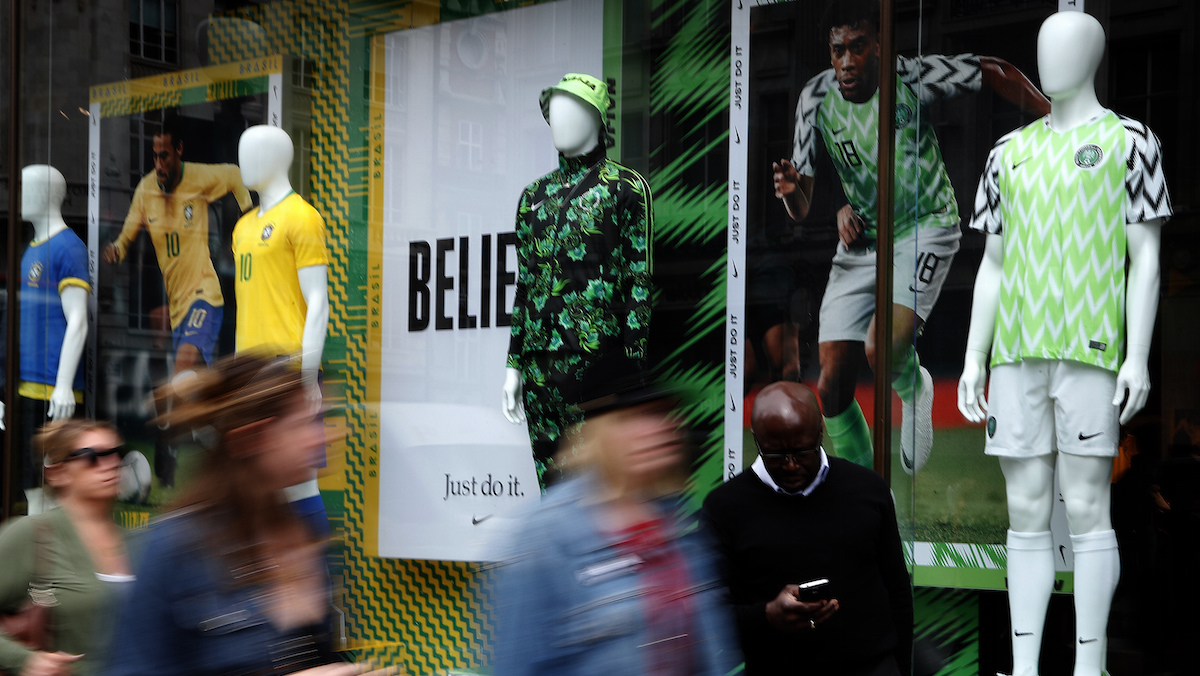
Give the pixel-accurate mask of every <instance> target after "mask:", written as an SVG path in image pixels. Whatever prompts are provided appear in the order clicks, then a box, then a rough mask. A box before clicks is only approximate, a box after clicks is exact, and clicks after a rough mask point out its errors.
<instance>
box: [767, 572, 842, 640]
mask: <svg viewBox="0 0 1200 676" xmlns="http://www.w3.org/2000/svg"><path fill="white" fill-rule="evenodd" d="M828 585H829V580H827V579H824V578H822V579H819V580H812V581H810V582H805V583H803V584H789V585H787V586H785V587H784V588H783V589H781V590H780V591H779V594H778V595H777V596H776V597H775V598H774V599H772V600H771V601H769V602H767V608H766V612H767V622H769V623H770V624H771V626H773V627H775V628H776V629H778V630H780V631H785V632H801V631H816V629H817V626H818V625H820V624H821V623H822V622H824V621H825V620H827V619H829V618H830V617H831V616H832V615H833V614H834V613H836V612H837V610H838V601H837V599H829V598H822V597H823V596H827V595H828Z"/></svg>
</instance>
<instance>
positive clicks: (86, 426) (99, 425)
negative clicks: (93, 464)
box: [32, 418, 121, 495]
mask: <svg viewBox="0 0 1200 676" xmlns="http://www.w3.org/2000/svg"><path fill="white" fill-rule="evenodd" d="M97 430H100V431H105V432H111V433H112V435H113V436H114V437H116V438H117V439H118V440H119V439H120V438H121V434H120V432H117V428H115V427H113V425H112V423H110V422H108V421H107V420H91V419H88V418H64V419H63V420H55V421H52V422H50V423H49V424H47V425H45V426H43V427H42V428H41V429H39V430H38V431H37V433H36V434H35V435H34V437H33V449H32V451H33V456H34V457H33V459H34V463H35V465H34V466H42V467H50V466H52V465H57V464H58V463H60V462H62V461H63V460H66V459H67V456H68V455H70V454H71V451H75V450H78V449H79V438H80V437H82V436H83V435H85V434H87V433H88V432H95V431H97ZM42 484H43V486H42V489H43V490H45V491H48V492H49V493H50V494H51V495H53V494H54V493H55V488H54V487H53V486H51V485H50V483H49V482H46V481H43V482H42Z"/></svg>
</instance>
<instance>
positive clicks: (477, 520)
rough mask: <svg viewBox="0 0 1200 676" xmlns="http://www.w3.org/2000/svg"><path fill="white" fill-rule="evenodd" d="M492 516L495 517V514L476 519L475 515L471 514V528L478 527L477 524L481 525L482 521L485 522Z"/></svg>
mask: <svg viewBox="0 0 1200 676" xmlns="http://www.w3.org/2000/svg"><path fill="white" fill-rule="evenodd" d="M493 516H496V515H495V514H488V515H487V516H485V517H483V518H482V519H476V518H475V515H474V514H472V515H471V525H472V526H478V525H479V524H481V523H483V522H484V521H487V520H488V519H490V518H492V517H493Z"/></svg>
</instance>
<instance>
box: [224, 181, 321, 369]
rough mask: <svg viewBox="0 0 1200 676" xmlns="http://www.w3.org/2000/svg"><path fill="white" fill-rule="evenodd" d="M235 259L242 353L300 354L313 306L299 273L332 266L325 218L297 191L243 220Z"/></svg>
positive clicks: (236, 236)
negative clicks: (320, 266)
mask: <svg viewBox="0 0 1200 676" xmlns="http://www.w3.org/2000/svg"><path fill="white" fill-rule="evenodd" d="M233 255H234V258H236V259H237V265H238V273H237V279H236V282H235V283H234V290H235V292H236V293H237V351H238V352H243V351H246V350H254V349H263V350H270V351H273V352H275V353H276V354H289V355H296V354H299V353H300V349H301V338H302V337H303V334H304V318H305V315H306V314H307V312H308V304H307V303H305V302H304V295H303V294H302V293H301V291H300V280H299V277H298V276H297V273H296V271H297V270H299V269H300V268H307V267H311V266H314V265H328V264H329V253H328V251H327V250H326V249H325V219H323V218H321V214H319V213H317V210H316V209H314V208H312V206H310V205H309V203H308V202H305V201H304V198H302V197H300V196H299V195H297V194H296V193H291V194H289V195H288V196H287V197H285V198H284V199H283V201H282V202H280V203H279V204H276V205H275V206H274V207H271V209H270V210H269V211H267V212H265V213H262V212H261V210H259V209H255V210H254V211H251V212H250V213H248V214H246V215H244V216H242V218H241V219H240V220H239V221H238V223H237V226H236V227H235V228H234V229H233Z"/></svg>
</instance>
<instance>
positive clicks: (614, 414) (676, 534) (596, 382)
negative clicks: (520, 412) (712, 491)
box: [495, 368, 741, 676]
mask: <svg viewBox="0 0 1200 676" xmlns="http://www.w3.org/2000/svg"><path fill="white" fill-rule="evenodd" d="M589 374H590V375H589V376H588V377H587V380H590V381H592V382H585V383H584V384H583V389H584V391H585V395H588V396H587V397H586V399H587V401H586V402H585V403H584V404H582V405H581V408H583V409H584V416H585V418H584V423H583V427H582V429H581V430H580V431H579V432H578V433H577V435H576V436H575V437H574V438H573V439H571V438H569V439H568V442H567V443H566V444H565V445H564V447H565V448H573V449H574V457H573V458H571V464H570V465H569V466H568V475H569V476H570V477H571V478H569V479H567V480H566V481H563V482H562V483H559V484H557V485H554V486H552V487H551V488H550V489H549V491H548V493H547V494H546V496H545V498H544V500H543V503H542V504H541V506H540V507H539V508H538V509H536V511H534V512H533V513H532V514H530V515H529V516H528V517H527V519H526V520H525V521H524V522H523V523H522V524H521V526H520V527H519V530H518V534H517V535H516V539H515V549H516V551H515V556H514V557H513V558H512V559H511V560H509V561H507V562H506V563H505V565H504V566H503V567H502V568H501V569H500V572H499V582H498V591H497V596H498V606H499V609H498V620H497V623H498V628H497V645H496V655H495V674H496V675H497V676H507V675H510V674H521V675H524V674H555V675H565V676H570V675H572V674H601V673H609V674H655V675H661V676H668V675H679V676H683V675H685V674H725V673H727V672H729V671H730V669H733V668H734V667H736V666H737V664H738V663H739V662H740V661H741V656H740V654H739V652H738V651H737V648H736V639H735V636H734V634H733V632H734V629H733V624H732V615H731V611H730V610H729V608H728V607H727V606H725V605H724V604H723V602H722V598H723V593H722V590H720V589H719V585H718V584H717V579H716V572H715V568H714V566H713V560H712V552H711V548H710V547H709V544H710V543H709V541H708V540H707V539H706V537H705V533H704V531H703V530H702V529H700V528H698V527H697V526H698V524H696V523H694V520H693V519H691V518H685V517H682V516H681V515H683V514H684V513H685V511H686V510H685V505H684V503H683V501H682V498H681V495H680V489H681V488H682V487H683V484H684V480H685V476H686V470H687V464H686V462H685V458H686V454H685V451H684V437H683V433H682V431H681V429H680V427H679V425H678V423H677V421H676V420H675V419H674V418H673V417H672V407H673V405H674V403H675V402H674V400H673V399H672V398H671V397H670V396H668V395H667V393H666V392H664V391H662V390H660V389H658V388H656V387H655V386H653V385H652V384H649V383H647V382H646V381H644V380H643V379H641V378H640V377H638V376H624V377H618V376H616V375H615V374H614V373H613V371H612V370H611V369H604V368H596V369H592V370H590V371H589Z"/></svg>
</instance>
